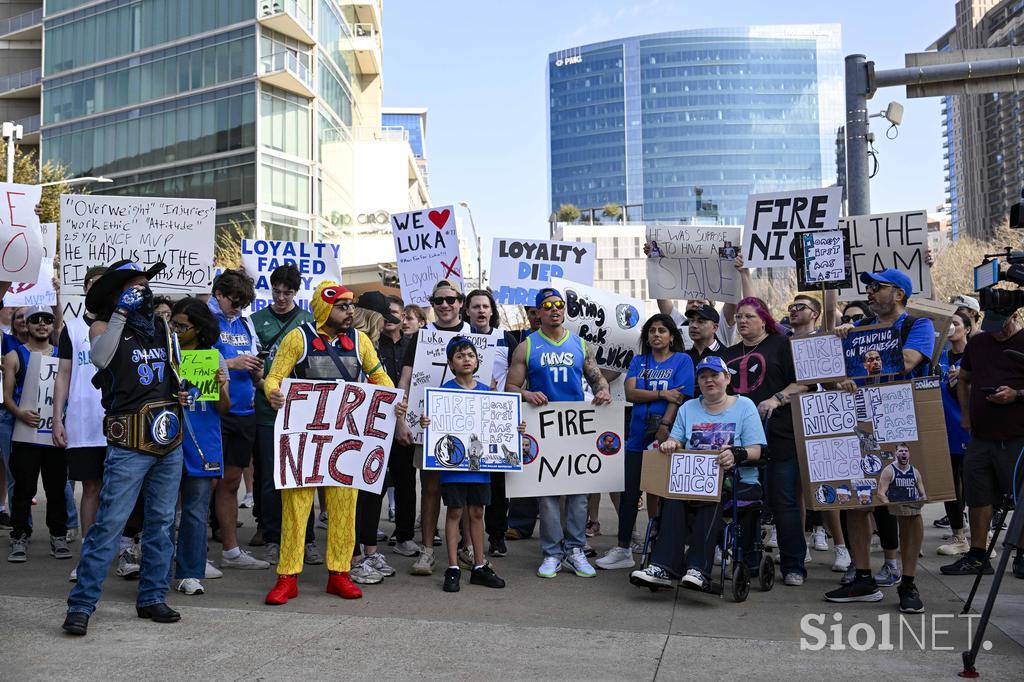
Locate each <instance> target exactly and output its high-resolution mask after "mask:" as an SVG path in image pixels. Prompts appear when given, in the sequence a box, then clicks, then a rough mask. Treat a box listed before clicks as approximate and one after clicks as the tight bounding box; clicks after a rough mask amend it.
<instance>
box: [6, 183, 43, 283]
mask: <svg viewBox="0 0 1024 682" xmlns="http://www.w3.org/2000/svg"><path fill="white" fill-rule="evenodd" d="M42 194H43V188H42V187H41V186H40V185H18V184H15V183H10V182H0V282H34V281H36V279H37V278H38V277H39V264H40V263H41V262H42V258H43V238H42V235H41V234H40V231H39V216H37V215H36V205H37V204H38V203H39V199H40V197H42Z"/></svg>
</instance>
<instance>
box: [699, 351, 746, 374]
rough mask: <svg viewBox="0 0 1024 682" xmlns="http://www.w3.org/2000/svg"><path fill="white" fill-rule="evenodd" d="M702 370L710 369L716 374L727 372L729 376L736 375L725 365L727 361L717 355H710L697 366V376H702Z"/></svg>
mask: <svg viewBox="0 0 1024 682" xmlns="http://www.w3.org/2000/svg"><path fill="white" fill-rule="evenodd" d="M702 369H710V370H713V371H715V372H725V373H727V374H735V373H736V372H734V371H733V370H731V369H729V368H728V367H727V366H726V364H725V360H723V359H722V358H720V357H718V356H717V355H709V356H707V357H706V358H704V359H703V360H701V361H700V363H699V364H698V365H697V370H696V372H695V374H700V371H701V370H702Z"/></svg>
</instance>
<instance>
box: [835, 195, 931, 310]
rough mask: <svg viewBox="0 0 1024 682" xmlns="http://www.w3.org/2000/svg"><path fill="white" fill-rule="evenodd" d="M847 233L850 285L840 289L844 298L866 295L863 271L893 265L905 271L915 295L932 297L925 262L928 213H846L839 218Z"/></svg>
mask: <svg viewBox="0 0 1024 682" xmlns="http://www.w3.org/2000/svg"><path fill="white" fill-rule="evenodd" d="M839 226H840V227H841V228H844V229H846V230H847V231H848V232H849V235H850V239H849V244H850V265H851V267H852V268H853V282H852V286H850V287H849V288H845V289H840V290H839V298H840V300H843V301H857V300H864V299H866V298H867V290H866V289H865V288H864V286H865V285H864V283H863V282H861V281H860V273H862V272H881V271H882V270H885V269H887V268H896V269H897V270H899V271H901V272H904V273H906V274H907V275H908V276H909V277H910V281H911V283H912V284H913V287H914V296H919V297H921V298H931V297H932V274H931V268H929V267H928V265H927V263H925V257H926V255H927V252H928V212H927V211H903V212H901V213H878V214H873V215H860V216H849V217H847V218H842V219H840V221H839Z"/></svg>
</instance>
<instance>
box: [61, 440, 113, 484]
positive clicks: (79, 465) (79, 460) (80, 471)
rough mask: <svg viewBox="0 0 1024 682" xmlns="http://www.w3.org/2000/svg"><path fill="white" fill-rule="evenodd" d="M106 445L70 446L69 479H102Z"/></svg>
mask: <svg viewBox="0 0 1024 682" xmlns="http://www.w3.org/2000/svg"><path fill="white" fill-rule="evenodd" d="M106 458H107V449H106V448H105V447H92V448H68V480H69V481H102V480H103V461H104V460H105V459H106Z"/></svg>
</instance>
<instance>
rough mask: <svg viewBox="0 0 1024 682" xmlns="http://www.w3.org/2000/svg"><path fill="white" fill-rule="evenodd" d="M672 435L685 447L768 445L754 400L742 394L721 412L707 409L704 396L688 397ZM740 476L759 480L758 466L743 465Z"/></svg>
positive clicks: (693, 448) (701, 448) (704, 448)
mask: <svg viewBox="0 0 1024 682" xmlns="http://www.w3.org/2000/svg"><path fill="white" fill-rule="evenodd" d="M671 436H672V438H675V439H676V440H677V441H679V442H680V443H682V444H683V449H685V450H722V449H724V448H726V447H729V446H731V445H743V446H748V445H761V446H764V445H765V444H766V443H767V442H768V440H767V439H766V438H765V435H764V427H763V426H762V425H761V418H760V416H758V414H757V407H756V406H755V405H754V401H752V400H751V399H750V398H747V397H746V396H742V395H741V396H736V402H735V403H733V405H732V407H730V408H729V409H727V410H725V411H724V412H722V413H721V414H709V413H708V412H707V411H705V410H704V398H694V399H693V400H687V401H686V402H685V403H683V404H682V406H681V407H680V408H679V412H678V413H677V414H676V421H675V423H674V424H672V433H671ZM740 480H741V481H742V482H743V483H747V484H751V485H753V484H756V483H757V482H758V481H757V467H752V466H744V467H740Z"/></svg>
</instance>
